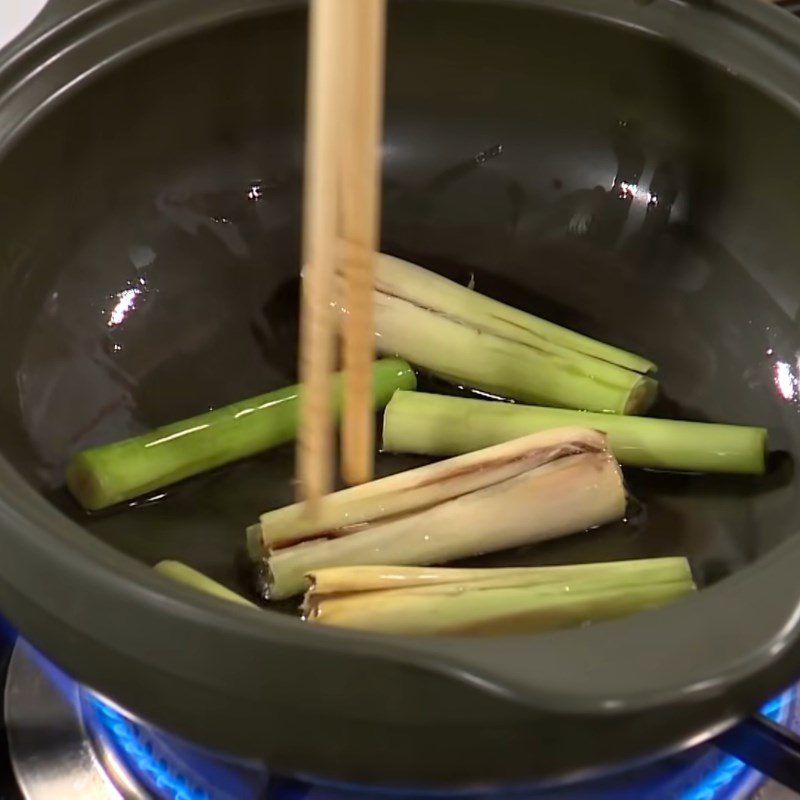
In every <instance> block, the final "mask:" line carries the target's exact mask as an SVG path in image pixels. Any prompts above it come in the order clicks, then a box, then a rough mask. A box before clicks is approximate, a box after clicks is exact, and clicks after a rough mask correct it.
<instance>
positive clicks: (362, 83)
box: [340, 0, 386, 485]
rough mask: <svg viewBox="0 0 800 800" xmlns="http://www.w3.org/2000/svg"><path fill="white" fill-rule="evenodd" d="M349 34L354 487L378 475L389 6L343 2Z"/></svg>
mask: <svg viewBox="0 0 800 800" xmlns="http://www.w3.org/2000/svg"><path fill="white" fill-rule="evenodd" d="M340 7H341V13H342V14H343V15H344V16H345V24H346V28H347V33H346V40H347V45H348V49H347V58H346V62H345V63H346V67H345V88H344V95H345V96H346V103H345V106H344V110H345V120H346V122H347V123H349V124H345V125H343V126H342V129H343V130H344V131H345V132H346V133H345V135H344V136H343V138H342V141H341V148H340V153H341V173H340V176H341V177H340V198H341V214H340V220H341V234H342V238H343V239H344V241H345V243H346V244H347V245H349V246H347V247H345V248H342V249H341V251H340V252H342V253H343V254H344V257H343V261H344V263H343V269H342V272H343V275H344V278H345V296H344V300H345V307H346V309H347V311H348V313H347V314H346V315H345V318H344V326H343V333H344V342H343V349H342V354H343V365H344V370H345V400H344V408H343V415H342V454H341V456H342V457H341V466H342V474H343V476H344V479H345V481H346V482H347V483H349V484H351V485H352V484H357V483H366V482H367V481H370V480H372V478H373V473H374V455H373V454H374V451H375V416H374V410H373V402H372V362H373V361H374V359H375V339H374V324H373V288H374V284H375V277H374V262H375V251H376V250H377V249H378V246H379V235H380V144H381V139H382V136H383V83H384V50H385V30H386V0H340Z"/></svg>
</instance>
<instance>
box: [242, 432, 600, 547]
mask: <svg viewBox="0 0 800 800" xmlns="http://www.w3.org/2000/svg"><path fill="white" fill-rule="evenodd" d="M605 449H606V440H605V437H604V436H603V435H602V434H600V433H597V432H596V431H592V430H587V429H585V428H562V429H558V430H550V431H545V432H543V433H539V434H537V435H535V436H525V437H522V438H520V439H518V440H516V441H513V442H506V443H501V444H500V445H499V446H494V447H491V448H487V449H485V450H483V451H481V452H479V453H467V454H465V455H462V456H459V457H458V458H453V459H450V460H448V461H442V462H439V463H436V464H429V465H427V466H424V467H419V468H418V469H414V470H410V471H408V472H400V473H397V474H396V475H390V476H388V477H386V478H381V479H380V480H377V481H372V482H371V483H367V484H364V485H362V486H354V487H352V488H350V489H344V490H343V491H340V492H336V493H335V494H332V495H329V496H328V497H326V498H325V499H324V500H323V502H322V503H320V506H319V508H318V509H317V510H316V513H314V514H309V513H308V510H307V508H306V507H305V505H304V504H303V503H295V504H294V505H290V506H286V507H284V508H279V509H277V510H275V511H269V512H267V513H266V514H263V515H262V517H261V535H262V542H263V548H264V549H266V548H270V547H286V546H287V545H290V544H293V543H297V542H301V541H303V540H306V539H311V538H314V537H315V536H316V535H318V534H320V533H324V534H326V535H327V536H333V535H336V533H337V532H339V531H340V530H341V531H342V535H345V534H347V533H348V532H349V529H350V528H351V527H352V526H357V525H361V524H363V523H365V522H376V521H378V520H380V519H383V518H386V517H392V516H397V515H400V514H406V513H408V512H411V511H416V510H419V509H421V508H425V507H427V506H431V505H434V504H436V503H441V502H442V501H444V500H449V499H452V498H453V497H457V496H459V495H462V494H467V493H468V492H472V491H475V490H476V489H482V488H484V487H486V486H489V485H492V484H495V483H498V482H500V481H502V480H505V479H506V478H511V477H513V476H515V475H519V474H521V473H523V472H526V471H528V470H530V469H532V468H534V467H536V466H539V465H541V464H544V463H547V462H548V461H552V460H554V459H555V458H559V457H561V456H563V455H569V454H575V453H580V452H585V451H587V450H595V451H603V450H605ZM253 536H254V532H253V533H249V534H248V538H250V539H252V538H253ZM251 549H252V546H250V547H248V550H251Z"/></svg>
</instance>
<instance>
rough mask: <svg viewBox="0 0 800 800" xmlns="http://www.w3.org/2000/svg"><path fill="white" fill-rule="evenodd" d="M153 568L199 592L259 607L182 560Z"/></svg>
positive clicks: (164, 562)
mask: <svg viewBox="0 0 800 800" xmlns="http://www.w3.org/2000/svg"><path fill="white" fill-rule="evenodd" d="M153 569H155V570H156V572H160V573H161V574H162V575H165V576H166V577H167V578H171V579H172V580H174V581H177V582H178V583H182V584H184V585H185V586H191V587H192V588H193V589H197V591H198V592H204V593H205V594H211V595H214V596H215V597H219V598H221V599H222V600H229V601H230V602H232V603H239V605H244V606H251V607H252V608H257V606H256V605H255V603H251V602H250V601H249V600H245V598H244V597H242V596H241V595H239V594H236V592H232V591H231V590H230V589H228V587H227V586H223V585H222V584H221V583H217V582H216V581H215V580H212V579H211V578H209V577H208V576H207V575H203V573H202V572H198V571H197V570H196V569H192V568H191V567H189V566H187V565H186V564H182V563H181V562H180V561H161V562H159V563H158V564H156V565H155V567H153Z"/></svg>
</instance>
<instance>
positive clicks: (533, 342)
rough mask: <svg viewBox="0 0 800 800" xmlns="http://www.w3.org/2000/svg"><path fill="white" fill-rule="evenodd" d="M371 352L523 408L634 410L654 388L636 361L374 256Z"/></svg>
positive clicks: (652, 394) (647, 367) (648, 399)
mask: <svg viewBox="0 0 800 800" xmlns="http://www.w3.org/2000/svg"><path fill="white" fill-rule="evenodd" d="M375 333H376V346H377V348H378V350H379V351H380V352H382V353H386V354H392V355H399V356H401V357H402V358H406V359H408V360H409V361H411V362H412V363H413V364H416V365H418V366H420V367H423V368H424V369H426V370H429V371H430V372H433V373H435V374H436V375H439V376H441V377H442V378H444V379H446V380H448V381H450V382H452V383H457V384H460V383H463V384H466V385H468V386H472V387H475V388H477V389H482V390H484V391H487V392H491V393H493V394H498V395H502V396H503V397H510V398H513V399H516V400H521V401H523V402H530V403H546V404H551V405H557V406H565V407H569V408H581V409H584V408H585V409H589V410H593V411H608V412H613V413H617V414H637V413H642V412H643V411H645V410H647V408H648V407H649V406H650V405H651V403H652V401H653V399H654V397H655V394H656V391H657V383H656V382H655V380H653V379H652V378H650V377H647V376H645V375H643V374H642V373H644V372H647V371H648V370H650V369H652V368H653V364H652V362H650V361H647V360H646V359H643V358H640V357H639V356H635V355H633V354H630V353H626V352H625V351H623V350H619V349H618V348H615V347H611V346H609V345H605V344H602V343H600V342H595V341H594V340H592V339H589V338H588V337H585V336H581V335H580V334H576V333H574V332H572V331H569V330H567V329H566V328H561V327H559V326H557V325H553V324H552V323H548V322H545V321H544V320H540V319H538V318H537V317H534V316H533V315H531V314H526V313H525V312H522V311H519V310H518V309H514V308H511V307H509V306H506V305H505V304H503V303H499V302H497V301H496V300H491V299H490V298H487V297H484V296H482V295H480V294H478V293H477V292H474V291H472V290H470V289H467V288H465V287H463V286H459V285H458V284H456V283H454V282H453V281H449V280H447V279H446V278H442V277H441V276H439V275H435V274H434V273H432V272H428V271H427V270H425V269H423V268H422V267H418V266H416V265H414V264H409V263H408V262H405V261H401V260H400V259H396V258H392V257H391V256H385V255H382V256H380V258H379V259H378V262H377V273H376V292H375Z"/></svg>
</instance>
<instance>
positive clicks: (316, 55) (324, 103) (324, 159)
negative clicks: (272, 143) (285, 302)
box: [297, 0, 343, 506]
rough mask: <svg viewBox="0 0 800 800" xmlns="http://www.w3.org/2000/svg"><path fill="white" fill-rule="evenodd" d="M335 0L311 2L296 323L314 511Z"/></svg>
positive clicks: (323, 457)
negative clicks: (300, 281)
mask: <svg viewBox="0 0 800 800" xmlns="http://www.w3.org/2000/svg"><path fill="white" fill-rule="evenodd" d="M339 2H340V0H314V2H313V3H312V5H311V12H310V23H309V60H308V89H307V115H308V122H307V127H308V133H307V136H306V169H305V187H304V192H305V197H304V206H305V207H304V210H303V290H302V303H301V320H300V365H299V372H300V382H301V384H302V386H303V389H302V391H301V397H300V411H299V415H300V420H299V422H300V425H299V429H298V437H297V479H298V490H299V496H300V499H305V500H308V501H309V504H310V505H312V506H313V505H314V504H315V503H317V502H318V501H319V499H320V498H321V497H322V496H323V495H325V494H328V493H329V492H330V490H331V488H332V484H333V482H332V477H331V468H332V462H333V442H332V436H333V421H332V418H331V371H332V369H333V363H334V356H335V339H334V327H333V323H334V320H333V309H332V308H331V300H332V299H333V297H334V291H335V282H334V278H335V271H336V241H337V213H336V202H335V197H336V186H337V174H338V160H339V159H338V152H339V138H338V137H339V130H340V129H339V119H338V118H339V117H340V108H339V96H340V93H341V70H340V68H339V67H338V66H337V62H338V61H339V59H340V57H341V52H340V47H341V37H342V33H343V26H342V16H341V14H340V13H339V8H338V6H339Z"/></svg>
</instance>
